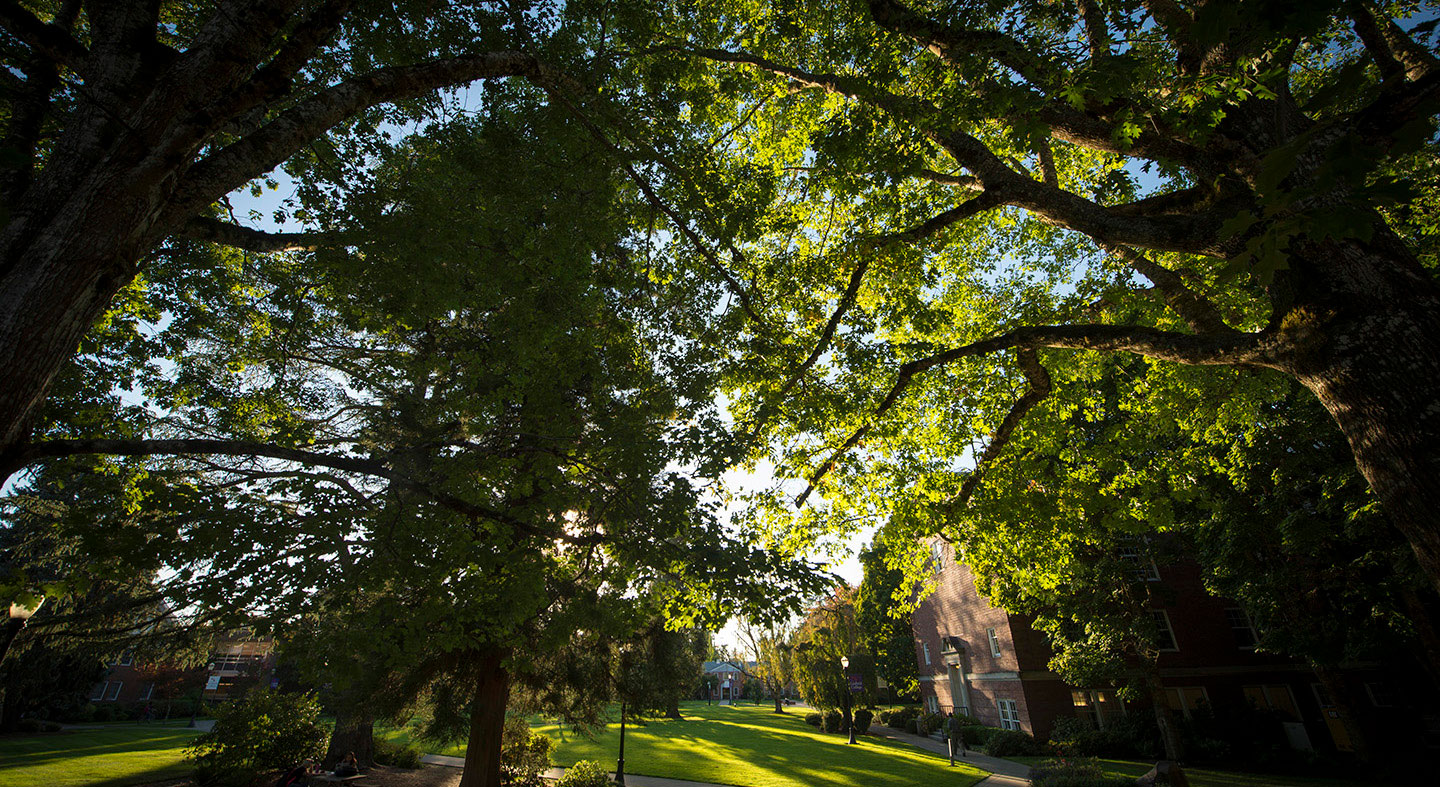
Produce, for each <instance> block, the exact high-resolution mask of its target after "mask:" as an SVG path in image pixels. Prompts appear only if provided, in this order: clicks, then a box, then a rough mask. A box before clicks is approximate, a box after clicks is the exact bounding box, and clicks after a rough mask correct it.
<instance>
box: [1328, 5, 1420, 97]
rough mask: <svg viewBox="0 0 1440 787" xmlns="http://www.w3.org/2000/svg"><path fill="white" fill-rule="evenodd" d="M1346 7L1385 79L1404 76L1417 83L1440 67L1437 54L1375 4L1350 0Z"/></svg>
mask: <svg viewBox="0 0 1440 787" xmlns="http://www.w3.org/2000/svg"><path fill="white" fill-rule="evenodd" d="M1345 10H1346V12H1347V13H1348V14H1349V16H1350V21H1351V22H1352V23H1353V24H1354V26H1355V34H1356V35H1357V36H1359V37H1360V41H1361V43H1363V44H1364V45H1365V50H1366V51H1367V52H1369V53H1370V57H1371V58H1372V59H1374V61H1375V65H1376V66H1377V67H1378V68H1379V69H1380V75H1381V77H1382V78H1384V79H1390V78H1392V77H1397V76H1403V77H1404V78H1405V79H1406V80H1409V81H1411V82H1414V81H1416V80H1419V79H1422V78H1424V77H1426V76H1429V75H1430V74H1432V73H1434V72H1435V70H1436V68H1437V66H1440V61H1437V60H1436V58H1435V56H1434V55H1432V54H1431V53H1429V52H1427V51H1426V50H1425V48H1424V47H1421V46H1420V45H1418V44H1416V43H1415V41H1414V40H1412V39H1411V38H1410V36H1408V35H1406V34H1405V31H1404V30H1401V29H1400V26H1399V25H1397V24H1395V21H1394V20H1393V19H1391V18H1390V17H1389V16H1388V15H1385V14H1380V13H1377V12H1376V9H1375V7H1374V5H1373V4H1371V3H1369V2H1366V0H1350V2H1347V3H1346V4H1345Z"/></svg>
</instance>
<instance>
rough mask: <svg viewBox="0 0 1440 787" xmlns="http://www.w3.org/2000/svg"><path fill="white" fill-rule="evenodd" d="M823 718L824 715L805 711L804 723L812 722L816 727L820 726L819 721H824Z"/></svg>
mask: <svg viewBox="0 0 1440 787" xmlns="http://www.w3.org/2000/svg"><path fill="white" fill-rule="evenodd" d="M824 719H825V717H824V716H821V715H820V714H818V713H807V714H805V723H806V724H813V725H815V726H816V727H819V726H820V722H822V721H824Z"/></svg>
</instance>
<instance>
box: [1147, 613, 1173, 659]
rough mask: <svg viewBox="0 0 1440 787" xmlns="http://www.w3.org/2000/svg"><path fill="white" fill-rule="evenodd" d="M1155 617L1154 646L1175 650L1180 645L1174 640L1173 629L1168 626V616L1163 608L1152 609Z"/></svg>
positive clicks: (1164, 649) (1163, 649)
mask: <svg viewBox="0 0 1440 787" xmlns="http://www.w3.org/2000/svg"><path fill="white" fill-rule="evenodd" d="M1150 614H1151V615H1152V616H1154V618H1155V647H1156V648H1158V649H1160V650H1162V651H1166V650H1168V651H1176V650H1179V649H1180V645H1179V644H1178V643H1176V642H1175V630H1174V629H1172V628H1170V616H1169V615H1168V614H1166V613H1165V610H1163V609H1152V610H1150Z"/></svg>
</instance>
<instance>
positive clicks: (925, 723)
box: [918, 713, 945, 735]
mask: <svg viewBox="0 0 1440 787" xmlns="http://www.w3.org/2000/svg"><path fill="white" fill-rule="evenodd" d="M918 729H919V732H920V734H921V735H929V734H930V733H932V732H935V731H937V730H943V729H945V714H943V713H927V714H925V715H923V716H921V717H920V719H919V728H918Z"/></svg>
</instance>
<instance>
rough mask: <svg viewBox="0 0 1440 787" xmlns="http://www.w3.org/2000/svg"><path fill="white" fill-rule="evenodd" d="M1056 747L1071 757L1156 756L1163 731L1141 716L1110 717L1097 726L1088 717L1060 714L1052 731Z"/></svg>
mask: <svg viewBox="0 0 1440 787" xmlns="http://www.w3.org/2000/svg"><path fill="white" fill-rule="evenodd" d="M1050 740H1051V742H1052V743H1054V744H1055V748H1056V749H1057V750H1058V751H1059V752H1060V753H1061V754H1064V755H1067V756H1071V757H1114V758H1119V759H1141V760H1149V759H1154V758H1156V757H1158V756H1159V755H1160V751H1161V748H1162V747H1161V744H1160V731H1159V729H1158V728H1157V727H1156V726H1155V722H1154V721H1153V720H1150V719H1146V718H1142V717H1139V716H1125V717H1122V718H1118V719H1106V720H1105V729H1103V730H1097V729H1095V728H1094V726H1092V725H1091V724H1090V722H1089V721H1088V720H1085V719H1079V718H1060V719H1056V720H1055V727H1054V728H1053V729H1052V730H1051V731H1050Z"/></svg>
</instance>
